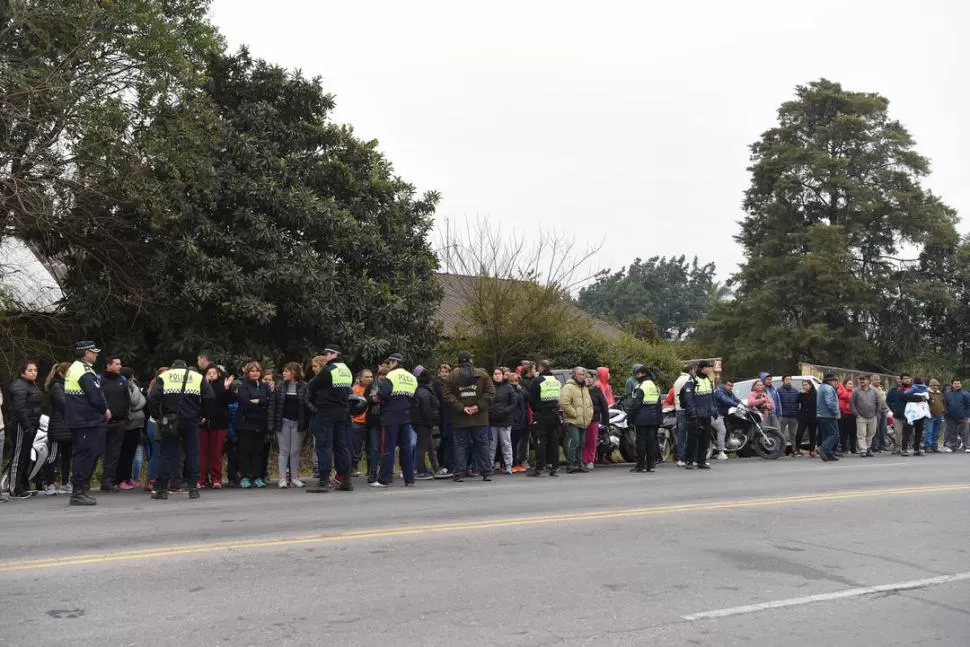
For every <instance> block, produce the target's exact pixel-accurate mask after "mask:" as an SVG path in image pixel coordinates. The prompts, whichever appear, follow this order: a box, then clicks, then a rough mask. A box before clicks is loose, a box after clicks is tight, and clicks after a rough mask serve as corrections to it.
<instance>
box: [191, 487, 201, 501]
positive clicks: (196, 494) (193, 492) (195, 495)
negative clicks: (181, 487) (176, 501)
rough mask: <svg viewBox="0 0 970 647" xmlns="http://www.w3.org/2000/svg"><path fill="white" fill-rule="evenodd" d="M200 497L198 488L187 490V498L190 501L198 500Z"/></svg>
mask: <svg viewBox="0 0 970 647" xmlns="http://www.w3.org/2000/svg"><path fill="white" fill-rule="evenodd" d="M200 496H201V494H200V492H199V488H197V487H194V488H191V489H190V490H189V498H190V499H198V498H199V497H200Z"/></svg>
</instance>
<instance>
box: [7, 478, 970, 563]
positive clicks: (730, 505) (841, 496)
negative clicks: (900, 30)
mask: <svg viewBox="0 0 970 647" xmlns="http://www.w3.org/2000/svg"><path fill="white" fill-rule="evenodd" d="M968 490H970V484H966V483H954V484H949V485H927V486H920V487H908V488H885V489H879V490H846V491H842V492H827V493H823V494H803V495H797V496H786V497H764V498H759V499H734V500H727V501H706V502H702V503H686V504H680V505H660V506H651V507H646V508H627V509H617V510H603V511H597V512H577V513H572V514H569V513H567V514H556V515H543V516H531V517H511V518H507V519H492V520H485V521H468V522H459V523H442V524H430V525H423V526H405V527H396V528H373V529H369V530H357V531H351V532H342V533H335V534H330V535H325V534H318V535H305V536H297V537H290V538H280V539H253V540H239V541H227V542H215V543H208V544H187V545H181V546H170V547H167V548H165V547H160V548H148V549H144V550H127V551H120V552H115V553H92V554H87V555H83V554H82V555H68V556H64V557H49V558H44V559H35V560H20V561H10V562H0V573H9V572H12V571H27V570H34V569H43V568H56V567H59V566H83V565H86V564H105V563H109V562H123V561H132V560H139V559H150V558H162V557H176V556H182V555H194V554H200V553H215V552H221V551H239V550H254V549H260V548H280V547H286V546H299V545H305V544H322V543H330V542H338V541H349V540H354V539H386V538H391V537H407V536H414V535H426V534H432V533H440V532H460V531H471V530H489V529H493V528H513V527H517V526H535V525H541V524H549V523H564V522H571V521H597V520H604V519H606V520H608V519H627V518H631V517H648V516H654V515H664V514H673V513H677V512H707V511H715V510H734V509H742V508H756V507H762V506H772V505H790V504H793V503H822V502H828V501H844V500H847V499H862V498H868V497H881V496H888V495H906V494H928V493H934V492H965V491H968Z"/></svg>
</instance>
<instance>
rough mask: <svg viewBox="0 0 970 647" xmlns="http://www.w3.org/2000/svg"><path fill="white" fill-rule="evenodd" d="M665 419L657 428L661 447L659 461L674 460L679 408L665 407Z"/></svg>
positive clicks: (658, 443)
mask: <svg viewBox="0 0 970 647" xmlns="http://www.w3.org/2000/svg"><path fill="white" fill-rule="evenodd" d="M663 414H664V420H663V423H661V425H660V428H659V429H657V445H658V446H659V447H660V458H659V460H658V461H657V462H658V463H663V462H664V461H669V460H672V459H673V457H674V456H675V455H676V453H677V408H676V407H664V409H663Z"/></svg>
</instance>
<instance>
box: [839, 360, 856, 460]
mask: <svg viewBox="0 0 970 647" xmlns="http://www.w3.org/2000/svg"><path fill="white" fill-rule="evenodd" d="M854 390H855V383H854V382H853V381H852V380H851V379H846V380H845V382H844V383H843V384H842V385H841V386H839V389H838V395H839V413H840V414H842V419H841V420H840V421H839V446H840V448H841V452H842V453H843V454H848V453H850V452H851V453H853V454H855V453H856V444H857V443H858V441H857V440H856V438H857V433H856V428H855V416H854V415H852V392H853V391H854Z"/></svg>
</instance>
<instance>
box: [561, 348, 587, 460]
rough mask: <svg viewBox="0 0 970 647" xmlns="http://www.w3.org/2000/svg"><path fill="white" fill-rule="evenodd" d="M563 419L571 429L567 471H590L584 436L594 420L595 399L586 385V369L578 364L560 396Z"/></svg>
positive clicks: (567, 452) (567, 453)
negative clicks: (584, 456) (584, 450)
mask: <svg viewBox="0 0 970 647" xmlns="http://www.w3.org/2000/svg"><path fill="white" fill-rule="evenodd" d="M559 406H560V407H561V408H562V413H563V419H564V421H565V423H566V427H567V429H568V430H569V444H568V445H567V451H566V473H567V474H579V473H581V472H588V471H589V470H588V469H586V466H585V465H583V445H584V440H583V437H584V435H585V433H586V427H588V426H589V423H591V422H592V421H593V400H592V398H590V396H589V389H588V388H587V387H586V369H585V368H583V367H582V366H577V367H576V368H574V369H573V376H572V377H571V378H569V379H568V380H566V384H565V385H563V387H562V392H561V394H560V398H559Z"/></svg>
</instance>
